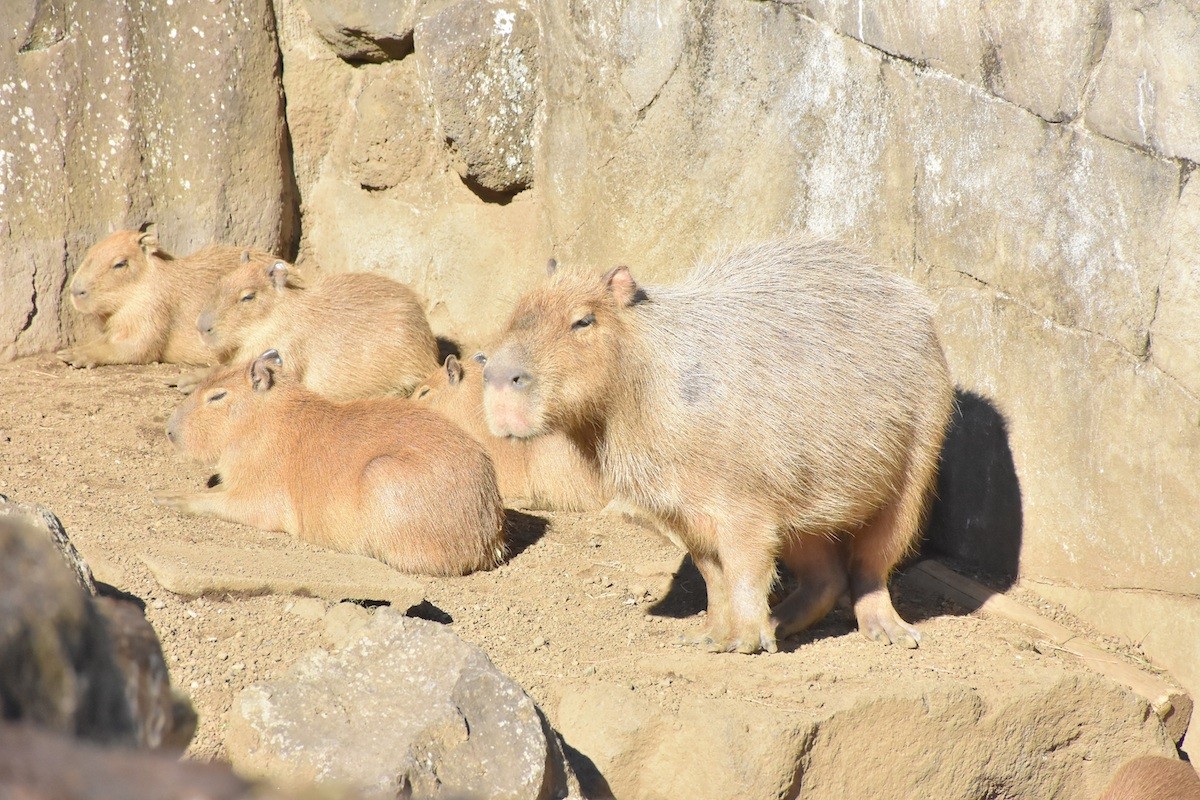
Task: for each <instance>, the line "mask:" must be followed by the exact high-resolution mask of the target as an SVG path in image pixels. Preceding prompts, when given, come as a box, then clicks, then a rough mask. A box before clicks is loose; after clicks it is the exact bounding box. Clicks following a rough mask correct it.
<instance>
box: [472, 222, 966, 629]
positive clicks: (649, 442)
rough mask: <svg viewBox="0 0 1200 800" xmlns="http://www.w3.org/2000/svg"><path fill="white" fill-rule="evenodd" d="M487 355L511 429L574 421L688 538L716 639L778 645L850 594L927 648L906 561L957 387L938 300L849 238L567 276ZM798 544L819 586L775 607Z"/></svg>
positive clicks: (801, 568) (493, 421)
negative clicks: (780, 577)
mask: <svg viewBox="0 0 1200 800" xmlns="http://www.w3.org/2000/svg"><path fill="white" fill-rule="evenodd" d="M551 273H552V274H551V280H550V281H549V284H548V285H546V286H544V287H541V288H538V289H535V290H534V291H532V292H530V293H529V294H527V295H525V296H524V297H523V298H521V300H520V301H519V302H518V303H517V307H516V309H515V310H514V311H513V313H512V316H511V318H510V319H509V322H508V326H507V329H506V332H505V333H504V335H503V337H502V340H501V343H500V345H499V347H498V349H496V351H495V352H494V353H493V354H492V356H491V357H490V358H489V359H488V363H487V366H486V367H485V369H484V379H485V381H486V386H485V390H484V408H485V411H486V413H487V419H488V425H489V427H490V428H491V430H492V432H493V433H495V434H496V435H498V436H516V437H522V438H524V437H533V436H538V435H541V434H544V433H547V432H549V431H562V432H564V433H566V434H567V436H568V437H569V438H571V440H572V441H574V442H575V443H576V445H577V446H578V447H579V449H580V450H581V452H583V454H584V455H585V457H587V458H589V459H590V460H592V461H593V463H595V464H596V465H597V466H598V468H599V471H600V473H601V475H602V477H603V478H604V480H605V481H606V482H607V483H608V484H609V485H610V486H611V488H612V490H613V492H614V494H615V497H616V498H617V499H618V500H622V501H625V502H627V503H629V504H631V505H632V506H634V507H636V508H639V509H641V510H643V511H644V512H646V513H648V514H649V515H651V516H652V517H656V518H657V519H658V520H659V521H660V522H661V524H662V525H663V526H664V527H665V528H667V529H668V530H671V531H673V532H674V533H675V534H676V535H677V536H678V537H679V539H680V540H681V541H682V542H683V543H684V545H685V546H686V547H687V549H688V551H689V552H690V553H691V556H692V559H693V560H694V561H695V563H696V566H697V567H698V568H699V570H700V572H701V574H702V575H703V576H704V581H705V584H706V585H707V588H708V620H707V623H708V627H707V630H706V631H705V632H704V633H703V634H702V635H701V637H700V639H699V641H700V643H701V644H703V645H705V646H706V647H708V648H710V649H713V650H737V651H739V652H756V651H758V650H760V649H766V650H769V651H774V650H775V649H776V647H777V646H776V637H777V636H786V635H788V634H790V633H792V632H794V631H796V630H799V629H801V628H803V627H806V626H807V625H810V624H811V623H813V622H814V621H816V620H818V619H820V618H821V617H823V616H824V615H825V614H826V612H827V611H828V610H829V609H830V608H831V607H832V605H833V604H834V603H835V602H836V600H837V598H838V597H839V596H840V595H841V594H842V593H843V592H844V591H845V590H847V589H849V591H850V593H851V594H852V596H853V598H854V609H855V613H856V615H857V617H858V624H859V628H860V629H861V630H862V631H863V632H864V633H865V634H866V635H867V636H869V637H870V638H872V639H875V640H877V641H882V642H885V643H891V642H895V643H901V644H904V645H906V646H909V647H915V646H916V645H917V642H918V641H919V638H920V635H919V634H918V633H917V631H916V629H915V628H913V627H911V626H910V625H908V624H907V623H905V622H904V620H902V619H901V618H900V616H899V615H898V614H897V613H896V611H895V609H894V608H893V607H892V602H891V598H890V596H889V595H888V588H887V580H888V575H889V573H890V571H891V569H892V568H893V566H894V565H895V564H896V562H897V561H898V560H899V559H900V558H901V557H902V556H903V555H904V554H905V553H906V552H908V550H909V548H910V547H911V546H912V544H913V541H914V539H915V538H916V536H917V534H918V529H919V527H920V525H921V522H922V517H923V515H924V513H925V510H926V506H927V505H928V503H929V499H930V493H931V491H932V488H933V485H934V479H935V477H936V472H937V463H938V453H939V449H940V447H941V443H942V439H943V436H944V433H945V429H946V425H947V421H948V419H949V416H950V410H951V404H952V402H953V387H952V386H951V383H950V377H949V374H948V370H947V367H946V361H945V357H944V355H943V353H942V348H941V345H940V344H939V342H938V337H937V334H936V332H935V331H934V327H933V321H932V311H931V304H930V303H929V301H928V300H927V299H926V298H925V297H924V295H923V294H922V292H921V291H920V290H919V289H918V288H917V287H916V286H915V285H914V284H912V283H911V282H909V281H907V280H905V279H903V278H899V277H896V276H895V275H891V274H889V273H887V272H884V271H881V270H879V269H876V268H874V267H872V266H869V265H868V264H867V263H866V262H865V261H864V259H863V258H861V257H860V256H858V255H856V254H854V253H853V252H852V251H850V250H847V249H845V248H842V247H839V246H837V245H834V244H832V243H829V242H801V241H796V240H784V241H776V242H771V243H764V244H758V245H753V246H747V247H742V248H740V249H737V250H735V251H733V252H731V253H729V254H728V255H726V256H724V257H723V258H719V259H716V260H711V261H707V262H704V263H701V264H700V265H698V266H697V267H696V268H695V269H694V270H693V271H692V273H691V274H690V276H689V277H688V278H687V279H686V280H684V282H683V283H682V284H680V285H677V286H650V287H640V286H638V284H637V283H635V282H634V279H633V276H632V275H631V274H630V272H629V270H628V269H627V268H625V267H617V268H616V269H614V270H612V271H610V272H609V273H608V274H607V275H605V276H604V277H602V278H599V279H597V278H595V277H590V276H587V275H584V274H580V273H579V272H576V271H567V270H557V271H555V270H551ZM777 558H782V559H783V561H784V563H785V564H787V565H788V567H789V568H790V570H791V571H792V572H793V573H794V574H795V575H796V577H797V578H798V579H799V580H800V586H799V588H798V589H797V590H796V591H795V592H794V593H793V594H792V595H791V596H789V597H788V598H786V599H785V600H784V601H783V602H782V603H781V604H780V605H779V606H778V607H777V608H776V609H775V612H774V614H772V613H771V611H770V609H769V607H768V600H767V597H768V592H769V590H770V588H771V586H772V584H773V583H774V581H775V577H776V560H777Z"/></svg>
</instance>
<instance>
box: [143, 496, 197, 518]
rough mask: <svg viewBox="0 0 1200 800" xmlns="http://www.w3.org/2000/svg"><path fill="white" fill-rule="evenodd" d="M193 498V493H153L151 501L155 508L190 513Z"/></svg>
mask: <svg viewBox="0 0 1200 800" xmlns="http://www.w3.org/2000/svg"><path fill="white" fill-rule="evenodd" d="M195 496H196V493H195V492H154V494H153V499H154V505H156V506H162V507H163V508H170V509H174V510H175V511H182V512H184V513H190V512H191V511H192V505H193V501H194V498H195Z"/></svg>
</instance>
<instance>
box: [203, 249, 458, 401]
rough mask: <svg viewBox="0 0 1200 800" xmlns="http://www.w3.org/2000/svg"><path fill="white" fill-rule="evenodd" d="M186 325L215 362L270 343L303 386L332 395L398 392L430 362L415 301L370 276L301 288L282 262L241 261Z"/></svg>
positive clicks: (429, 339) (432, 354)
mask: <svg viewBox="0 0 1200 800" xmlns="http://www.w3.org/2000/svg"><path fill="white" fill-rule="evenodd" d="M195 323H196V326H197V327H198V328H199V331H200V334H201V336H202V337H203V339H204V341H205V343H207V344H208V345H209V346H210V347H212V348H213V349H214V350H215V351H216V352H217V354H218V355H219V356H220V358H221V359H222V361H224V362H226V363H240V362H243V361H249V360H251V359H253V358H254V357H255V356H257V355H258V354H259V353H261V352H263V351H264V350H267V349H268V348H274V349H276V350H278V351H279V352H280V354H281V355H282V356H283V358H284V360H285V361H286V362H287V364H288V370H289V371H291V372H293V373H294V374H295V375H297V376H298V377H299V378H300V380H301V381H302V382H303V383H304V385H305V386H307V387H308V388H309V389H312V390H313V391H315V392H320V393H321V394H323V395H325V396H326V397H329V398H331V399H334V400H352V399H354V398H357V397H371V396H374V395H380V394H387V393H390V392H398V393H400V394H405V395H407V394H408V393H409V392H411V391H412V389H413V387H414V386H416V385H417V384H418V383H420V382H421V380H422V379H423V378H424V377H425V376H426V375H428V374H429V373H430V372H431V371H433V370H434V369H436V368H437V341H436V340H435V339H434V337H433V331H431V330H430V328H429V320H428V319H427V318H426V317H425V310H424V307H423V305H422V303H421V301H420V299H419V298H418V297H417V295H416V294H415V293H414V292H413V291H412V289H410V288H408V287H407V286H405V285H404V284H402V283H399V282H397V281H394V280H392V279H390V278H387V277H384V276H383V275H376V274H374V273H370V272H348V273H337V274H332V275H324V276H321V277H320V278H317V279H316V280H315V281H313V282H312V283H311V286H305V285H304V283H303V282H300V281H297V280H295V277H294V275H292V273H291V268H290V267H289V266H288V265H287V264H285V263H284V262H282V261H275V262H273V263H271V264H268V265H266V266H265V267H264V265H261V264H244V265H242V266H241V267H239V268H238V269H236V270H234V271H232V272H230V273H229V274H227V275H225V276H224V277H222V278H221V280H220V281H218V282H217V284H216V286H215V287H214V288H213V290H212V292H211V293H210V295H209V298H208V301H207V303H206V304H205V307H204V310H203V312H202V313H201V314H200V315H199V318H198V319H197V320H195Z"/></svg>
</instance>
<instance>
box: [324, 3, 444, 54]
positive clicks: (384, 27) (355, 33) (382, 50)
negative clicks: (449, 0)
mask: <svg viewBox="0 0 1200 800" xmlns="http://www.w3.org/2000/svg"><path fill="white" fill-rule="evenodd" d="M304 5H305V8H307V10H308V13H309V14H310V15H311V17H312V24H313V27H314V28H315V29H316V31H317V33H319V34H320V35H321V38H323V39H324V40H325V41H326V42H327V43H328V44H329V46H330V47H331V48H333V51H334V52H335V53H337V54H338V56H339V57H341V58H344V59H345V60H347V61H375V62H378V61H387V60H389V59H393V58H404V56H406V55H408V54H409V53H411V52H412V42H413V25H414V24H415V23H416V16H417V10H418V9H419V8H420V7H421V5H422V0H399V1H397V0H304Z"/></svg>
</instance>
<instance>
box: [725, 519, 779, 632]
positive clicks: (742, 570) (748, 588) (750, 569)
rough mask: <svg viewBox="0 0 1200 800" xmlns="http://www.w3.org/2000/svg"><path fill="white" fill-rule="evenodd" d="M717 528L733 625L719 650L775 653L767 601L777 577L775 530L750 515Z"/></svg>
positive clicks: (773, 627) (773, 626)
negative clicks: (729, 634)
mask: <svg viewBox="0 0 1200 800" xmlns="http://www.w3.org/2000/svg"><path fill="white" fill-rule="evenodd" d="M717 525H718V527H717V536H718V543H719V547H720V556H721V566H722V568H723V570H724V573H725V584H726V587H727V591H728V592H729V609H730V617H731V623H732V624H731V627H732V631H731V636H730V637H729V638H728V639H727V640H726V641H725V642H724V643H723V646H722V647H721V648H720V649H723V650H727V651H734V652H738V653H757V652H759V651H761V650H766V651H767V652H768V653H774V652H776V651H777V650H778V649H779V647H778V645H777V644H776V642H775V623H774V622H772V621H771V617H770V604H769V602H768V599H767V598H768V596H769V594H770V592H771V585H772V584H774V583H775V577H776V572H775V558H776V550H777V546H776V544H775V542H776V533H775V529H774V526H772V525H771V524H769V523H767V522H764V521H762V520H759V519H756V518H755V516H754V515H753V514H743V515H731V516H730V518H728V519H725V520H721V521H719V522H718V523H717Z"/></svg>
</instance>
